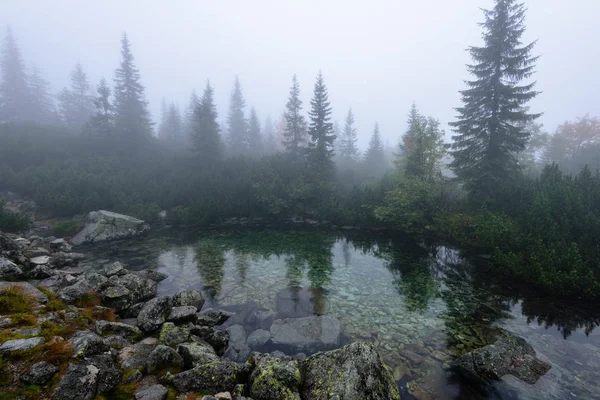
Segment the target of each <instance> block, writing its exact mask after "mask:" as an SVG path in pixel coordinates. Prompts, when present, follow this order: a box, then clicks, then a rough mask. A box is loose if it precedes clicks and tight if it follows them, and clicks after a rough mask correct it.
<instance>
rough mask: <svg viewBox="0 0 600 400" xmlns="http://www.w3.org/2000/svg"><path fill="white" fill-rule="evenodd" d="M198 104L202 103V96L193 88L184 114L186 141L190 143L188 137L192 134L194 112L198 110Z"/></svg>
mask: <svg viewBox="0 0 600 400" xmlns="http://www.w3.org/2000/svg"><path fill="white" fill-rule="evenodd" d="M198 104H200V98H199V97H198V94H197V93H196V90H192V93H191V94H190V100H189V102H188V105H187V108H186V109H185V115H184V116H183V133H184V142H185V143H188V140H187V139H189V138H190V137H191V135H192V127H193V123H194V113H195V112H196V108H197V107H198Z"/></svg>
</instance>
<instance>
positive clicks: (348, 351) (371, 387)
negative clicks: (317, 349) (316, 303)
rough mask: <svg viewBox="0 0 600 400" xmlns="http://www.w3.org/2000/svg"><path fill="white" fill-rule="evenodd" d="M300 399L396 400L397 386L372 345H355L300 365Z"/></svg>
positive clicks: (316, 355)
mask: <svg viewBox="0 0 600 400" xmlns="http://www.w3.org/2000/svg"><path fill="white" fill-rule="evenodd" d="M300 370H301V373H302V377H303V384H302V389H301V395H302V398H305V399H311V400H325V399H364V400H399V399H400V394H399V392H398V386H397V384H396V382H395V381H394V378H393V377H392V374H391V373H390V371H389V369H388V368H387V366H386V365H385V364H384V362H383V361H382V359H381V357H380V356H379V354H378V353H377V351H376V350H375V348H374V347H373V345H372V344H370V343H366V342H356V343H352V344H350V345H347V346H344V347H342V348H341V349H337V350H333V351H329V352H326V353H318V354H314V355H312V356H310V357H308V358H306V359H305V360H303V361H301V362H300Z"/></svg>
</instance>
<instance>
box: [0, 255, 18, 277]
mask: <svg viewBox="0 0 600 400" xmlns="http://www.w3.org/2000/svg"><path fill="white" fill-rule="evenodd" d="M22 275H23V271H22V270H21V268H19V267H17V264H15V263H14V262H12V261H10V260H9V259H8V258H4V257H0V279H2V280H9V281H12V280H16V279H19V278H20V277H21V276H22Z"/></svg>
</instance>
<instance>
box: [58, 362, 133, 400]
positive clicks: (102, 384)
mask: <svg viewBox="0 0 600 400" xmlns="http://www.w3.org/2000/svg"><path fill="white" fill-rule="evenodd" d="M121 376H122V374H121V372H120V371H119V370H118V369H116V368H115V367H114V363H113V360H112V358H111V357H110V356H109V355H100V356H94V357H91V358H90V359H88V360H86V361H84V362H82V363H79V364H73V363H72V364H69V367H68V368H67V371H66V372H65V374H64V375H63V376H62V378H61V379H60V382H59V383H58V387H57V388H56V390H55V391H54V393H53V394H52V398H53V399H55V400H92V399H94V398H95V397H96V395H97V394H101V393H106V392H108V391H110V390H112V389H114V388H115V387H116V386H117V385H118V384H119V382H120V381H121Z"/></svg>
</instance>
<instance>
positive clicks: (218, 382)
mask: <svg viewBox="0 0 600 400" xmlns="http://www.w3.org/2000/svg"><path fill="white" fill-rule="evenodd" d="M240 372H241V366H240V365H239V364H237V363H234V362H230V361H215V362H212V363H208V364H203V365H199V366H197V367H195V368H192V369H190V370H187V371H184V372H182V373H180V374H177V375H175V377H173V380H172V381H171V384H172V385H173V386H174V387H175V388H176V389H177V390H179V391H180V392H199V391H201V390H205V391H208V392H212V393H216V392H227V391H231V390H233V389H234V388H235V386H236V384H237V383H238V375H239V374H240Z"/></svg>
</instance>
